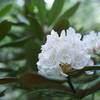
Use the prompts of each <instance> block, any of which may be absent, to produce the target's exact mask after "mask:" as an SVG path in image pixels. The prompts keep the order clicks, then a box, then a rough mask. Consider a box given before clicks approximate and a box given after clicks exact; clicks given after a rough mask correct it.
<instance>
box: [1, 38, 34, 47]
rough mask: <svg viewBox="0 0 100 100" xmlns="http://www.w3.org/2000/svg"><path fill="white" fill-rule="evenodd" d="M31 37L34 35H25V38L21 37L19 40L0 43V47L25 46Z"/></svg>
mask: <svg viewBox="0 0 100 100" xmlns="http://www.w3.org/2000/svg"><path fill="white" fill-rule="evenodd" d="M31 38H32V37H24V38H21V39H19V40H16V41H13V42H11V43H7V44H4V45H0V48H4V47H20V46H23V45H24V44H25V43H26V42H27V41H28V40H30V39H31Z"/></svg>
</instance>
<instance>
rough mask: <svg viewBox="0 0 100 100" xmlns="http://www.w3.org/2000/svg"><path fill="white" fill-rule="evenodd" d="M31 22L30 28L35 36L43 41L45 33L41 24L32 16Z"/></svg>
mask: <svg viewBox="0 0 100 100" xmlns="http://www.w3.org/2000/svg"><path fill="white" fill-rule="evenodd" d="M29 20H30V26H29V28H30V29H31V31H32V32H33V35H34V36H35V38H37V39H39V40H41V41H43V38H44V32H43V29H42V26H41V25H40V23H39V22H38V20H37V19H36V18H33V17H31V16H30V17H29Z"/></svg>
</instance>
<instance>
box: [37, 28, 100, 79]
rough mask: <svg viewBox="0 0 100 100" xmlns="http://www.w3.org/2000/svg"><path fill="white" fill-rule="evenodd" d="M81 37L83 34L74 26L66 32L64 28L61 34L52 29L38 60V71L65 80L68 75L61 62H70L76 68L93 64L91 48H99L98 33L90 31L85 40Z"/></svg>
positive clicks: (45, 75)
mask: <svg viewBox="0 0 100 100" xmlns="http://www.w3.org/2000/svg"><path fill="white" fill-rule="evenodd" d="M92 35H95V37H94V36H93V37H92ZM81 38H82V35H81V34H79V33H76V32H75V30H74V29H73V28H69V29H68V30H67V31H66V32H65V31H64V30H63V31H62V32H61V34H60V36H59V35H58V34H57V32H55V31H54V30H52V31H51V34H50V35H48V36H47V41H46V43H45V44H44V45H42V47H41V53H40V54H39V61H38V62H37V67H38V73H39V74H40V75H42V76H44V77H47V78H51V79H60V80H63V79H65V78H66V77H67V76H68V75H67V74H65V73H64V72H63V70H62V68H61V66H60V65H61V64H68V65H70V67H71V68H72V69H74V70H80V69H83V68H84V67H86V66H91V65H93V64H94V63H93V61H92V59H91V53H89V50H90V49H91V50H92V48H94V47H96V48H97V49H98V48H99V46H100V41H99V40H98V35H96V34H95V33H90V34H89V35H86V36H84V39H83V40H81ZM90 38H91V39H90ZM99 39H100V35H99ZM92 42H93V43H92ZM87 73H88V72H87Z"/></svg>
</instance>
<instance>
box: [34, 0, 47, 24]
mask: <svg viewBox="0 0 100 100" xmlns="http://www.w3.org/2000/svg"><path fill="white" fill-rule="evenodd" d="M33 1H34V0H33ZM36 6H37V8H38V17H39V19H40V22H41V24H42V25H43V24H45V22H46V19H47V17H46V7H45V2H44V0H36Z"/></svg>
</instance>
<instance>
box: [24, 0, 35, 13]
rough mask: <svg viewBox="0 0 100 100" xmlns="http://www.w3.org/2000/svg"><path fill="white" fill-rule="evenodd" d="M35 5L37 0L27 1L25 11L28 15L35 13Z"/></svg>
mask: <svg viewBox="0 0 100 100" xmlns="http://www.w3.org/2000/svg"><path fill="white" fill-rule="evenodd" d="M35 5H36V1H35V0H25V9H26V11H28V13H33V11H34V7H35Z"/></svg>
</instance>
